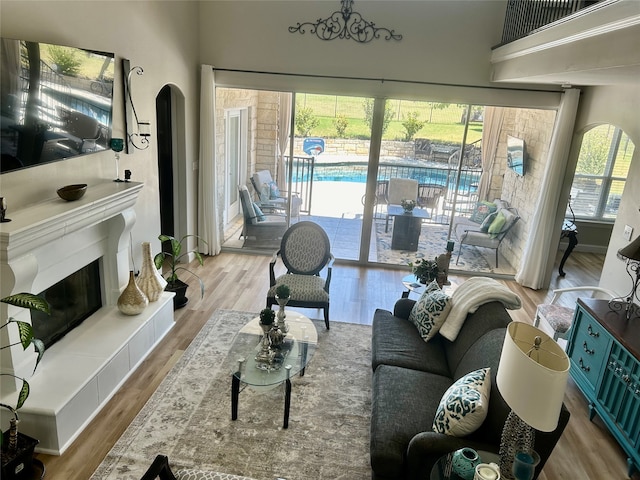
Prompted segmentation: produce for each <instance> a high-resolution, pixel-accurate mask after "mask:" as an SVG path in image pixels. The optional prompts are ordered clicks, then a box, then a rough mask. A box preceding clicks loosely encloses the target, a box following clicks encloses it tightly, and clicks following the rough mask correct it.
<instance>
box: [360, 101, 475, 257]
mask: <svg viewBox="0 0 640 480" xmlns="http://www.w3.org/2000/svg"><path fill="white" fill-rule="evenodd" d="M468 111H471V118H469V124H468V127H467V122H466V121H467V112H468ZM482 115H483V108H482V107H475V106H472V107H469V106H468V105H458V104H445V103H435V102H424V101H409V100H400V99H389V100H387V104H386V108H385V115H384V125H383V137H382V144H381V153H380V159H379V167H378V176H377V179H376V182H377V188H376V191H377V192H378V193H377V195H376V199H377V203H376V206H375V210H374V217H375V222H374V228H373V229H372V238H371V244H372V246H373V248H372V249H371V251H370V254H369V261H371V262H377V263H384V264H392V265H407V264H409V263H410V262H415V261H416V259H421V258H426V259H429V260H433V259H434V258H435V257H436V256H437V255H440V254H443V253H445V252H446V249H447V244H448V242H449V241H450V240H454V241H455V239H452V238H451V237H452V234H451V232H450V224H451V222H452V219H453V217H454V215H458V214H464V213H466V212H470V211H471V210H473V208H474V207H475V204H476V202H477V198H478V185H479V182H480V176H481V174H482V155H481V143H482V127H483V124H482V120H483V118H482ZM462 151H464V154H462V155H461V152H462ZM402 200H411V201H413V202H414V203H415V209H414V210H413V211H412V212H411V213H410V214H407V213H405V211H404V210H403V208H402V205H401V203H402Z"/></svg>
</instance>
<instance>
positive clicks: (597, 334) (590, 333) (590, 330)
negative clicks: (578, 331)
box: [587, 325, 600, 338]
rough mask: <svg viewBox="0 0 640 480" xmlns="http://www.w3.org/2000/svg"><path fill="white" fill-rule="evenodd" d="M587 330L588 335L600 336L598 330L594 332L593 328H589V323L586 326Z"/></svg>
mask: <svg viewBox="0 0 640 480" xmlns="http://www.w3.org/2000/svg"><path fill="white" fill-rule="evenodd" d="M587 332H588V333H589V335H590V336H592V337H595V338H598V337H599V336H600V332H594V331H593V328H591V325H589V326H588V327H587Z"/></svg>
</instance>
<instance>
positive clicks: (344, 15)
mask: <svg viewBox="0 0 640 480" xmlns="http://www.w3.org/2000/svg"><path fill="white" fill-rule="evenodd" d="M340 3H341V4H342V7H341V8H340V11H335V12H333V13H332V14H331V15H330V16H329V17H327V18H325V19H318V20H317V21H316V22H315V23H313V22H304V23H298V24H297V25H296V26H294V27H289V32H291V33H296V32H300V33H302V34H304V33H306V29H307V28H308V29H309V32H310V33H315V35H316V36H317V37H318V38H319V39H320V40H335V39H336V38H346V39H352V40H355V41H356V42H358V43H369V42H370V41H371V40H373V39H375V38H380V36H381V35H384V39H385V40H398V41H399V40H402V35H399V34H397V33H395V32H394V31H393V30H389V29H388V28H382V27H376V25H375V23H373V22H368V21H367V20H365V19H364V18H362V15H360V14H359V13H358V12H354V11H353V3H354V0H341V1H340Z"/></svg>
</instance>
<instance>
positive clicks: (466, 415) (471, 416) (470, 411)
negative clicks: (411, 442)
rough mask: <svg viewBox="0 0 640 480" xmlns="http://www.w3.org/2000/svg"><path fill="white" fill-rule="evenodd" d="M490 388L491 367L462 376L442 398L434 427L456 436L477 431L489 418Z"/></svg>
mask: <svg viewBox="0 0 640 480" xmlns="http://www.w3.org/2000/svg"><path fill="white" fill-rule="evenodd" d="M490 391H491V369H490V368H481V369H480V370H476V371H474V372H471V373H467V374H466V375H465V376H464V377H461V378H459V379H458V380H457V381H456V382H455V383H454V384H453V385H451V386H450V387H449V388H448V389H447V391H446V392H445V393H444V395H443V396H442V399H441V400H440V405H438V410H437V411H436V416H435V418H434V419H433V431H434V432H438V433H444V434H446V435H451V436H453V437H464V436H465V435H469V434H470V433H472V432H475V431H476V430H477V429H478V428H480V425H482V422H484V419H485V418H487V408H488V407H489V392H490Z"/></svg>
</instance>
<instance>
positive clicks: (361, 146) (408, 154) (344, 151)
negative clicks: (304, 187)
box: [293, 137, 426, 159]
mask: <svg viewBox="0 0 640 480" xmlns="http://www.w3.org/2000/svg"><path fill="white" fill-rule="evenodd" d="M303 142H304V139H303V138H300V137H296V139H295V143H294V150H293V152H294V156H306V154H305V153H304V151H303V150H302V144H303ZM370 143H371V142H370V141H369V140H359V139H344V138H326V139H325V149H324V153H325V154H327V155H341V156H344V157H353V156H361V157H365V158H367V159H368V158H369V145H370ZM415 150H416V149H415V144H414V142H401V141H396V140H383V141H382V143H381V145H380V157H381V159H384V158H385V157H387V158H389V157H392V158H421V157H422V158H426V155H416V151H415Z"/></svg>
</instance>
